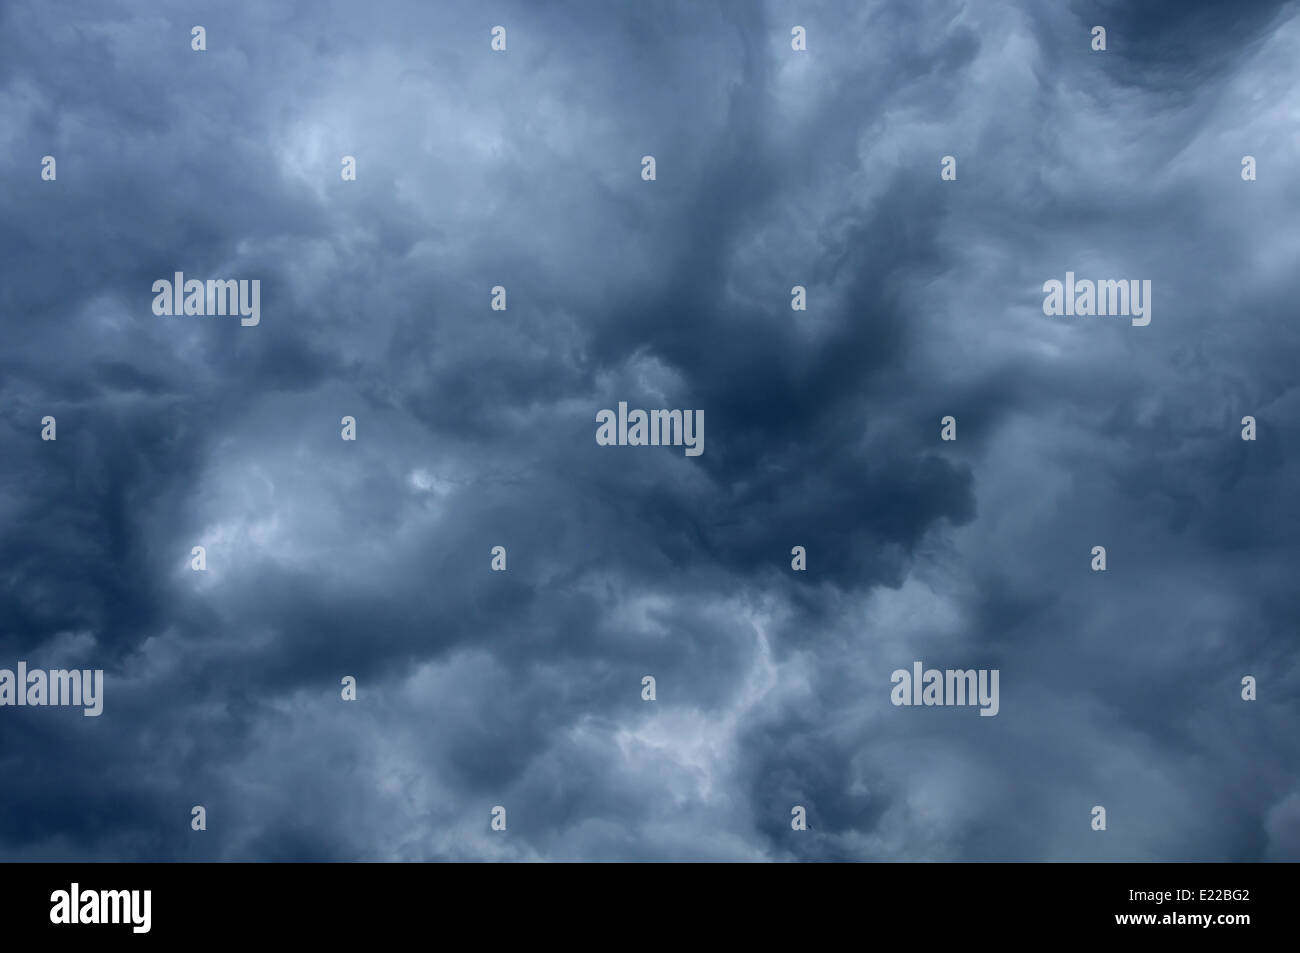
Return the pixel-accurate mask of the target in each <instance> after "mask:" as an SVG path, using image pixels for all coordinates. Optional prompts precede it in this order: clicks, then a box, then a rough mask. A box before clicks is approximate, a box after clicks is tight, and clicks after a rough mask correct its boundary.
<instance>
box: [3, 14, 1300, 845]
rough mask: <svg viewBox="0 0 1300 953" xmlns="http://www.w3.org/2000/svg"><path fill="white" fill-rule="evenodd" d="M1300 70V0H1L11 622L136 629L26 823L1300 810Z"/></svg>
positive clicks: (24, 716) (513, 833)
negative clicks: (927, 688)
mask: <svg viewBox="0 0 1300 953" xmlns="http://www.w3.org/2000/svg"><path fill="white" fill-rule="evenodd" d="M194 25H202V26H203V27H204V28H205V30H206V43H207V49H206V51H203V52H196V51H194V50H192V49H191V27H193V26H194ZM496 25H502V26H504V27H505V28H506V31H507V49H506V51H505V52H494V51H493V50H492V49H491V46H490V41H491V35H490V31H491V29H492V27H494V26H496ZM796 25H799V26H803V27H804V28H805V30H806V34H807V50H806V51H794V50H792V49H791V29H792V27H794V26H796ZM1094 25H1102V26H1105V27H1106V29H1107V49H1106V50H1105V51H1104V52H1096V51H1093V50H1092V49H1091V48H1090V45H1091V29H1092V27H1093V26H1094ZM1298 81H1300V10H1297V7H1296V5H1295V4H1290V3H1280V2H1254V3H1242V4H1233V5H1223V4H1219V3H1213V2H1205V0H1200V2H1188V0H1178V2H1172V0H1170V2H1149V3H1142V4H1131V3H1119V2H1115V3H1083V2H1073V3H1068V4H1057V3H1053V4H1043V3H1038V2H1034V0H991V2H988V3H984V2H981V3H961V2H954V0H924V2H915V3H895V2H890V3H883V2H869V3H856V2H854V3H850V2H845V0H835V2H795V3H786V2H779V3H778V2H761V0H760V2H756V0H737V2H710V3H701V2H680V3H678V2H667V0H665V2H655V3H649V4H646V3H633V2H628V0H617V2H609V0H599V2H596V0H592V2H565V3H562V4H561V3H554V4H537V3H535V2H494V3H487V4H485V3H477V2H464V3H444V2H416V0H412V2H397V0H374V2H369V3H355V2H341V0H311V2H306V0H303V2H273V3H250V2H237V3H230V2H224V0H223V2H219V3H218V2H210V3H176V2H170V3H151V4H147V5H142V4H139V3H135V2H129V0H97V2H93V3H91V2H74V3H67V4H60V5H57V7H56V6H53V5H50V4H46V3H40V2H36V0H8V2H6V3H4V4H3V5H0V320H2V321H3V329H4V343H3V346H2V347H0V406H2V408H3V412H2V413H0V450H2V451H3V455H2V457H0V668H13V667H14V666H15V665H16V663H17V662H18V661H19V660H24V661H26V662H27V663H28V665H29V667H32V668H65V667H81V668H102V669H104V671H105V689H104V711H103V714H102V715H101V716H100V717H98V718H86V717H83V716H82V714H81V712H80V711H79V710H76V709H67V708H51V707H46V708H29V707H25V708H16V707H2V708H0V858H3V859H6V860H217V859H219V860H480V859H485V860H656V861H664V860H738V861H747V860H939V861H944V860H1003V859H1011V860H1142V861H1174V860H1260V859H1265V860H1297V859H1300V736H1298V735H1297V731H1296V727H1297V723H1298V721H1300V664H1298V662H1297V633H1296V626H1297V623H1298V622H1300V586H1297V585H1296V583H1295V571H1296V569H1295V567H1296V566H1297V565H1300V499H1298V498H1297V495H1296V492H1295V491H1296V487H1297V485H1298V482H1300V464H1298V463H1297V457H1296V453H1295V450H1294V449H1293V448H1294V447H1295V446H1296V444H1297V441H1298V440H1300V424H1298V423H1297V420H1298V419H1300V390H1298V389H1297V386H1296V384H1297V368H1300V332H1298V331H1297V324H1296V311H1295V303H1296V301H1297V299H1298V297H1300V272H1298V271H1297V268H1296V264H1297V261H1298V260H1300V232H1297V229H1296V226H1295V213H1296V210H1297V208H1300V90H1298V89H1297V83H1298ZM46 155H52V156H54V157H55V159H56V161H57V178H56V179H55V180H54V181H45V180H43V179H42V175H41V169H42V164H41V163H42V157H43V156H46ZM345 155H351V156H354V157H355V159H356V170H357V176H356V180H355V181H344V180H343V179H342V178H341V175H340V168H341V159H342V157H343V156H345ZM644 155H652V156H654V157H655V159H656V173H657V177H656V179H655V180H654V181H652V182H648V181H645V180H643V178H642V175H641V171H642V163H641V158H642V156H644ZM945 155H952V156H954V157H955V158H956V160H957V178H956V180H955V181H943V180H941V178H940V161H941V159H942V157H943V156H945ZM1246 155H1250V156H1253V157H1254V158H1255V160H1256V163H1257V170H1258V171H1257V175H1258V178H1257V180H1256V181H1244V180H1243V178H1242V175H1241V168H1242V167H1241V161H1242V157H1243V156H1246ZM177 271H181V272H184V273H185V275H186V276H187V277H192V278H199V279H207V278H234V279H254V278H256V279H259V280H260V282H261V321H260V324H258V325H257V326H256V327H241V326H240V323H239V321H238V320H237V319H231V318H228V317H225V318H222V317H202V316H194V315H191V316H158V315H155V314H154V313H153V310H152V307H151V305H152V302H153V293H152V290H151V289H152V284H153V282H154V281H155V280H157V279H163V278H166V279H170V278H171V277H172V275H173V274H174V272H177ZM1067 271H1074V272H1076V273H1077V274H1078V275H1079V276H1080V277H1081V278H1084V277H1086V278H1093V279H1100V278H1114V279H1145V280H1150V281H1151V282H1152V287H1153V292H1152V308H1151V323H1150V324H1149V325H1148V326H1146V327H1135V326H1133V325H1132V324H1131V323H1130V322H1129V321H1128V320H1127V319H1125V318H1116V317H1104V318H1102V317H1092V318H1089V317H1077V316H1072V317H1049V316H1046V315H1044V313H1043V307H1042V305H1043V291H1042V288H1043V283H1044V282H1045V281H1048V280H1051V279H1058V280H1061V279H1064V277H1065V273H1066V272H1067ZM497 285H501V286H504V287H505V288H506V289H507V295H508V298H507V300H508V305H507V309H506V310H505V311H494V310H492V308H491V307H490V303H491V289H492V288H493V287H494V286H497ZM794 285H803V286H804V287H806V289H807V301H808V308H807V310H806V311H802V312H798V311H792V309H791V288H792V287H793V286H794ZM619 401H627V402H628V403H629V404H630V405H631V406H632V407H643V408H683V409H695V408H698V409H702V410H703V411H704V413H705V417H706V422H707V426H706V433H705V450H704V453H703V454H702V455H700V456H698V457H691V456H687V455H685V454H684V453H683V452H682V450H681V449H680V448H665V447H607V446H598V445H597V443H596V440H595V432H596V424H595V415H596V413H597V411H599V410H600V409H602V408H612V407H616V406H617V404H618V402H619ZM46 415H49V416H54V417H55V418H56V420H57V440H54V441H46V440H42V439H41V419H42V417H44V416H46ZM345 415H350V416H353V417H355V419H356V421H357V439H356V440H355V441H344V440H342V439H341V438H340V430H341V426H340V420H341V418H342V417H343V416H345ZM945 415H952V416H954V417H955V418H956V419H957V440H955V441H951V442H949V441H943V440H941V439H940V418H942V417H944V416H945ZM1245 415H1251V416H1254V417H1255V418H1256V420H1257V426H1258V436H1257V439H1256V440H1255V441H1253V442H1249V441H1243V440H1242V439H1241V423H1240V421H1241V418H1242V417H1243V416H1245ZM196 545H202V546H204V547H206V551H207V567H208V568H207V570H206V571H205V572H202V573H199V572H194V571H192V569H191V568H190V552H191V548H192V547H193V546H196ZM497 545H501V546H505V547H506V549H507V553H508V568H507V570H506V571H505V572H493V571H492V570H491V568H490V563H491V556H490V551H491V549H492V547H494V546H497ZM796 545H801V546H804V547H806V549H807V554H808V555H807V565H808V568H807V570H806V571H805V572H797V571H794V570H792V568H791V555H790V551H791V548H792V547H793V546H796ZM1096 545H1103V546H1105V547H1106V550H1107V569H1106V571H1105V572H1093V571H1092V570H1091V568H1090V562H1091V555H1090V554H1091V550H1092V547H1093V546H1096ZM916 660H921V661H923V662H924V663H925V664H926V666H927V667H930V666H933V667H936V668H963V669H965V668H989V669H998V670H999V671H1000V695H1001V697H1000V711H999V713H998V715H997V716H996V717H980V716H978V714H977V711H976V709H974V708H970V707H965V708H963V707H896V706H894V705H892V704H891V703H890V689H891V682H890V675H891V673H892V672H893V671H894V670H895V669H899V668H904V669H910V667H911V665H912V663H913V661H916ZM346 675H351V676H354V677H355V678H356V679H357V683H358V698H357V700H356V701H355V702H349V701H344V700H343V699H342V698H341V697H340V695H341V692H340V680H341V679H342V678H343V677H344V676H346ZM644 675H653V676H654V677H655V678H656V680H657V699H656V700H655V701H653V702H647V701H643V700H642V697H641V679H642V676H644ZM1245 675H1252V676H1254V677H1255V678H1256V679H1257V680H1258V698H1257V700H1255V701H1244V700H1243V699H1242V697H1241V679H1242V677H1243V676H1245ZM194 805H203V806H204V807H205V808H206V810H207V816H208V829H207V830H206V831H202V832H196V831H192V830H191V829H190V818H191V807H192V806H194ZM495 805H503V806H505V807H506V808H507V812H508V826H507V830H506V831H505V832H497V831H493V830H491V829H490V826H489V822H490V819H491V818H490V812H491V810H492V808H493V807H494V806H495ZM794 805H803V806H805V807H806V809H807V814H808V824H809V829H808V830H806V831H794V830H792V829H791V823H790V821H791V814H790V811H791V808H792V806H794ZM1094 805H1102V806H1104V807H1105V808H1106V810H1107V830H1106V831H1104V832H1099V831H1094V830H1092V829H1091V823H1090V822H1091V813H1090V812H1091V810H1092V808H1093V806H1094Z"/></svg>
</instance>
